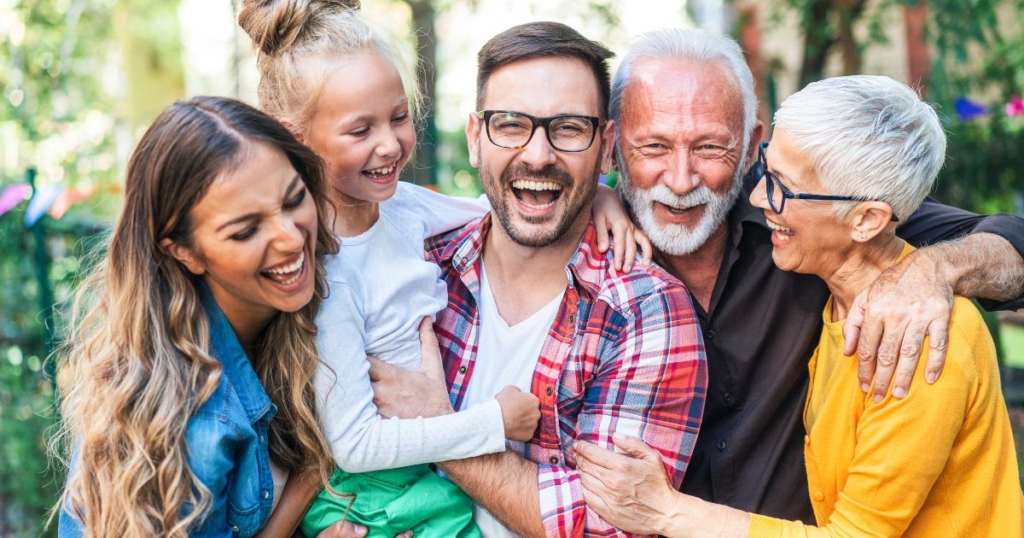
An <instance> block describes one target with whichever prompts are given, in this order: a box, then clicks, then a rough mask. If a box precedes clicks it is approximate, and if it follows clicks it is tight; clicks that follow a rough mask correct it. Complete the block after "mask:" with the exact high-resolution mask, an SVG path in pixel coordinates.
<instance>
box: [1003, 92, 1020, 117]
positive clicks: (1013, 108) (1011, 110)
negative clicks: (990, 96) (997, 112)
mask: <svg viewBox="0 0 1024 538" xmlns="http://www.w3.org/2000/svg"><path fill="white" fill-rule="evenodd" d="M1006 115H1007V116H1010V117H1011V118H1013V117H1015V116H1024V99H1021V98H1020V96H1019V95H1014V96H1013V99H1010V102H1009V103H1006Z"/></svg>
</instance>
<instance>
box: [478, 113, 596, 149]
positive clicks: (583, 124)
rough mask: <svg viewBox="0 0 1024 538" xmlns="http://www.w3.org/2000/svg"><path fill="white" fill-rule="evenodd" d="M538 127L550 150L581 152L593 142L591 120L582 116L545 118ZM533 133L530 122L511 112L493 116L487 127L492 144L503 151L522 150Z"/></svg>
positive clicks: (531, 122) (531, 120)
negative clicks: (544, 132) (504, 149)
mask: <svg viewBox="0 0 1024 538" xmlns="http://www.w3.org/2000/svg"><path fill="white" fill-rule="evenodd" d="M545 123H546V124H547V125H544V124H545ZM539 126H540V127H544V130H545V131H546V133H547V137H548V142H550V143H551V146H552V147H553V148H555V149H558V150H561V151H583V150H585V149H587V148H589V147H590V145H591V144H592V143H593V141H594V125H593V123H591V121H590V118H587V117H584V116H558V117H554V118H547V119H546V121H542V122H541V123H540V125H539ZM534 129H535V127H534V120H533V119H532V118H530V117H529V116H526V115H524V114H516V113H514V112H498V113H495V114H493V115H491V118H490V120H489V121H488V123H487V134H488V136H490V138H491V142H494V143H495V144H497V145H499V146H502V147H505V148H521V147H523V146H525V145H526V144H528V143H529V142H530V138H531V137H532V136H533V133H534Z"/></svg>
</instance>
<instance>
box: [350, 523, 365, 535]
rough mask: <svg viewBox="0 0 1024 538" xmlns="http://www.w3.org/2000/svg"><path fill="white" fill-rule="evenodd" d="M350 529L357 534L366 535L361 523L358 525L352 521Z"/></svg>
mask: <svg viewBox="0 0 1024 538" xmlns="http://www.w3.org/2000/svg"><path fill="white" fill-rule="evenodd" d="M352 531H353V532H355V533H356V535H357V536H365V535H366V527H364V526H362V525H360V524H358V523H353V524H352Z"/></svg>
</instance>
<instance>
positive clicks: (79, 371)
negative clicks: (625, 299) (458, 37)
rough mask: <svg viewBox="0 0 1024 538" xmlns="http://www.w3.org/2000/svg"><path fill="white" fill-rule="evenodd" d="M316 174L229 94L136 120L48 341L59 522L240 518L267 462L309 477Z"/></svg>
mask: <svg viewBox="0 0 1024 538" xmlns="http://www.w3.org/2000/svg"><path fill="white" fill-rule="evenodd" d="M325 185H326V184H325V180H324V173H323V165H322V163H321V161H320V159H319V158H318V157H317V156H316V155H315V154H314V153H313V152H312V151H310V150H309V149H308V148H307V147H306V146H304V145H302V144H300V143H298V142H297V141H296V140H295V139H294V138H293V137H292V135H291V134H290V133H289V132H288V131H287V130H286V129H285V128H284V127H283V126H281V125H280V124H279V123H278V122H277V121H275V120H274V119H272V118H270V117H269V116H267V115H265V114H263V113H262V112H260V111H258V110H256V109H254V108H252V107H250V106H248V105H245V104H243V103H240V102H238V101H234V100H231V99H222V98H212V97H199V98H195V99H191V100H188V101H184V102H178V103H175V104H174V105H171V106H170V107H168V108H167V109H166V110H165V111H164V112H163V113H162V114H160V116H159V117H158V118H157V119H156V120H155V121H154V122H153V124H152V125H151V126H150V128H149V129H148V130H147V131H146V133H145V135H144V136H143V137H142V140H141V141H140V142H139V144H138V147H137V148H136V150H135V153H134V154H133V155H132V158H131V160H130V162H129V165H128V170H127V177H126V180H125V204H124V209H123V212H122V214H121V216H120V218H119V219H118V221H117V224H116V226H115V228H114V231H113V235H112V237H111V238H110V243H109V246H108V249H107V251H106V255H105V256H104V258H103V260H102V261H101V262H100V263H99V264H98V265H97V267H96V268H95V270H93V272H92V273H91V274H90V275H89V277H88V278H87V280H85V281H84V282H83V283H82V285H81V286H80V287H79V293H78V295H77V297H76V299H75V301H74V305H73V311H72V317H71V328H70V335H69V338H68V339H67V341H66V342H65V344H64V346H63V348H62V349H61V350H60V351H59V353H58V361H59V363H58V364H59V375H58V386H59V392H60V400H61V403H60V405H61V414H62V417H61V418H62V421H61V424H60V430H59V433H58V435H57V436H56V437H55V439H54V442H53V449H54V450H55V451H56V452H57V453H58V455H59V456H60V457H62V459H65V461H66V462H67V463H68V464H69V465H70V469H71V472H70V474H69V477H68V481H67V484H66V487H65V490H64V493H63V495H62V498H61V503H60V506H59V508H60V510H61V513H60V533H61V535H84V536H98V537H106V536H177V537H183V536H203V535H207V536H211V535H224V534H229V535H230V534H232V533H234V534H235V535H237V536H252V535H254V534H255V533H256V532H257V531H258V530H259V529H260V528H261V527H262V526H263V525H264V524H265V522H266V521H267V519H268V517H269V516H270V513H271V510H272V508H273V504H274V501H275V500H276V499H277V497H278V495H276V494H275V491H274V484H275V480H274V478H275V476H276V477H280V476H281V475H282V474H283V471H290V472H304V473H307V474H312V475H314V476H316V475H319V476H320V477H321V478H322V482H324V483H326V481H327V478H328V476H329V474H330V472H331V471H333V466H334V465H333V461H332V460H331V458H330V452H329V450H328V448H327V444H326V442H325V440H324V436H323V434H322V433H321V430H320V426H319V424H318V421H317V416H316V413H315V405H314V401H315V393H314V388H313V383H312V380H313V376H314V373H315V372H316V370H317V367H318V364H319V361H318V357H317V348H316V327H315V325H314V318H315V316H316V312H317V309H318V308H319V306H320V304H321V302H322V300H323V298H324V295H325V283H324V278H323V267H322V264H323V257H324V254H325V253H333V252H336V249H337V243H336V242H335V240H334V238H333V236H332V234H331V230H330V226H329V224H328V223H327V222H325V219H324V216H325V215H326V213H325V210H326V204H327V198H326V192H327V187H326V186H325ZM68 452H70V455H69V454H68ZM276 482H279V483H281V484H283V480H282V479H280V478H279V479H278V480H277V481H276Z"/></svg>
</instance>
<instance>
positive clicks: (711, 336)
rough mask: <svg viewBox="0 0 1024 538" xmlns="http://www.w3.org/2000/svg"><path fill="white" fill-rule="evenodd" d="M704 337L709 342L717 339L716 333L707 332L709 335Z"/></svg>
mask: <svg viewBox="0 0 1024 538" xmlns="http://www.w3.org/2000/svg"><path fill="white" fill-rule="evenodd" d="M704 336H705V337H706V338H707V339H708V340H714V339H715V331H708V332H707V334H706V335H704Z"/></svg>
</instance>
